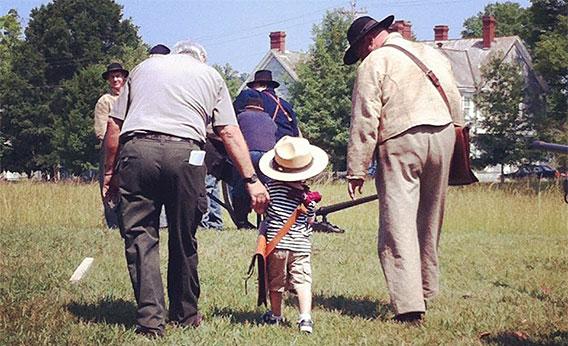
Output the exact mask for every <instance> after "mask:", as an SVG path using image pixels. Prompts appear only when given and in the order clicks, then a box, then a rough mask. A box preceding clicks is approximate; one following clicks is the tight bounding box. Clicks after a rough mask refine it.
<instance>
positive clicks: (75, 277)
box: [69, 257, 94, 284]
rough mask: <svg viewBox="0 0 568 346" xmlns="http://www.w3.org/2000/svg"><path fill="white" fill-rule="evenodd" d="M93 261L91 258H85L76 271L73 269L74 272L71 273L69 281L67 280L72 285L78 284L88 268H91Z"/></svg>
mask: <svg viewBox="0 0 568 346" xmlns="http://www.w3.org/2000/svg"><path fill="white" fill-rule="evenodd" d="M93 261H94V259H93V258H92V257H85V259H84V260H83V262H81V264H79V266H78V267H77V269H75V272H74V273H73V275H71V279H69V281H71V282H72V283H74V284H75V283H77V282H79V281H80V280H81V279H82V278H83V276H84V275H85V274H87V271H89V268H91V265H92V264H93Z"/></svg>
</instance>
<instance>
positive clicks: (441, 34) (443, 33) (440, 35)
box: [434, 25, 450, 41]
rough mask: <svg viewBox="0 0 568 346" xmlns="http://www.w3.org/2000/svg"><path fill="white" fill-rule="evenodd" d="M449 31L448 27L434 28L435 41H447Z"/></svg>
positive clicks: (438, 26)
mask: <svg viewBox="0 0 568 346" xmlns="http://www.w3.org/2000/svg"><path fill="white" fill-rule="evenodd" d="M448 31H450V29H449V28H448V26H447V25H436V26H435V27H434V41H447V40H448Z"/></svg>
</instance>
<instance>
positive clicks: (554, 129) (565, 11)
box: [528, 0, 568, 143]
mask: <svg viewBox="0 0 568 346" xmlns="http://www.w3.org/2000/svg"><path fill="white" fill-rule="evenodd" d="M530 13H531V17H532V21H533V25H532V26H531V27H532V31H531V35H530V36H529V37H528V42H529V44H531V47H532V52H533V62H534V66H535V68H536V70H537V71H538V72H539V74H540V75H541V76H542V77H543V79H544V80H545V82H546V84H547V86H548V92H547V93H546V106H547V107H546V109H545V112H544V113H543V114H542V116H541V117H540V119H539V121H538V122H537V125H538V127H537V130H538V136H539V138H540V139H542V140H547V141H552V142H557V143H568V3H567V2H566V1H562V0H533V4H532V6H531V8H530Z"/></svg>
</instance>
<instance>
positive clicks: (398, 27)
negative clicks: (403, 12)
mask: <svg viewBox="0 0 568 346" xmlns="http://www.w3.org/2000/svg"><path fill="white" fill-rule="evenodd" d="M389 29H390V30H391V31H396V32H398V33H400V34H401V35H402V37H404V38H405V39H407V40H411V39H412V23H410V22H409V21H407V20H397V21H395V22H394V23H393V24H392V25H391V26H390V28H389Z"/></svg>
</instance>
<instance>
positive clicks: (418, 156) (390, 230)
mask: <svg viewBox="0 0 568 346" xmlns="http://www.w3.org/2000/svg"><path fill="white" fill-rule="evenodd" d="M454 142H455V132H454V126H453V125H451V124H450V125H448V126H417V127H414V128H411V129H409V130H407V131H406V132H404V133H403V134H401V135H399V136H397V137H394V138H391V139H389V140H387V141H385V142H384V143H382V144H380V145H379V146H378V150H377V154H378V162H379V164H378V168H377V176H376V185H377V191H378V193H379V224H380V226H379V243H378V249H379V258H380V261H381V265H382V267H383V272H384V275H385V279H386V282H387V286H388V289H389V294H390V299H391V303H392V306H393V308H394V311H395V313H396V314H403V313H407V312H423V311H425V310H426V307H425V301H424V300H425V299H428V298H431V297H433V296H434V295H435V294H436V293H437V292H438V290H439V283H438V281H439V269H438V241H439V238H440V230H441V228H442V220H443V217H444V203H445V200H446V191H447V188H448V175H449V168H450V161H451V156H452V152H453V148H454Z"/></svg>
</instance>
